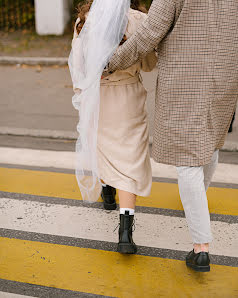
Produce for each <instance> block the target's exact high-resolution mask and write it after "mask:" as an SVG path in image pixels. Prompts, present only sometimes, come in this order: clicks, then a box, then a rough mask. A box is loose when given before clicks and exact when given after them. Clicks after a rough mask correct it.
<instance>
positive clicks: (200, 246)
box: [193, 243, 209, 254]
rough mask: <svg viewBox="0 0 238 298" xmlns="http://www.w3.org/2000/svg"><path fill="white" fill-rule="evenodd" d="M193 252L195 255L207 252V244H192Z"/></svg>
mask: <svg viewBox="0 0 238 298" xmlns="http://www.w3.org/2000/svg"><path fill="white" fill-rule="evenodd" d="M193 249H194V252H195V253H196V254H197V253H199V252H202V251H203V252H209V243H201V244H198V243H194V244H193Z"/></svg>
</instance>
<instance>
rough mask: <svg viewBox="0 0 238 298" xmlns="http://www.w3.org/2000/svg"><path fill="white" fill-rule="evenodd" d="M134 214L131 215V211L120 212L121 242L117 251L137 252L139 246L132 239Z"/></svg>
mask: <svg viewBox="0 0 238 298" xmlns="http://www.w3.org/2000/svg"><path fill="white" fill-rule="evenodd" d="M133 222H134V215H129V211H126V212H125V214H120V228H119V243H118V247H117V251H118V252H120V253H122V254H135V253H136V252H137V247H136V245H135V243H134V242H133V239H132V226H133Z"/></svg>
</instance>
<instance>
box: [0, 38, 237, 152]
mask: <svg viewBox="0 0 238 298" xmlns="http://www.w3.org/2000/svg"><path fill="white" fill-rule="evenodd" d="M0 36H1V44H0V48H1V54H0V90H1V102H0V112H1V117H0V134H10V135H25V136H36V137H51V138H64V139H75V138H76V137H77V133H76V125H77V122H78V114H77V111H75V110H74V108H73V106H72V95H73V91H72V83H71V78H70V74H69V70H68V67H67V57H68V55H69V52H70V41H71V33H67V34H65V35H64V36H62V37H51V36H50V37H39V36H37V35H35V34H33V33H31V34H30V33H27V34H25V35H22V37H21V36H19V33H12V34H10V35H6V36H5V37H4V38H3V36H4V35H3V33H0ZM24 41H25V43H24ZM24 45H25V46H24ZM10 64H11V65H10ZM29 64H30V65H29ZM45 65H48V66H45ZM156 74H157V71H156V69H155V70H154V71H153V72H151V73H145V74H142V76H143V80H144V84H145V87H146V89H147V90H148V100H147V107H148V112H149V123H150V136H152V134H153V117H154V113H153V112H154V94H155V82H156ZM233 127H234V130H233V132H232V133H231V134H229V135H228V136H227V141H226V144H225V146H224V150H229V151H238V116H236V119H235V123H234V125H233Z"/></svg>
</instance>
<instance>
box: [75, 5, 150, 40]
mask: <svg viewBox="0 0 238 298" xmlns="http://www.w3.org/2000/svg"><path fill="white" fill-rule="evenodd" d="M140 1H141V0H131V8H132V9H136V10H140V11H142V12H145V13H147V9H146V8H145V6H144V5H141V3H140ZM92 3H93V0H84V1H81V2H80V3H79V4H78V7H77V11H78V18H80V22H79V23H78V25H77V27H76V30H77V33H78V34H79V33H80V31H81V30H82V28H83V25H84V23H85V21H86V14H87V13H88V12H89V10H90V7H91V5H92ZM125 40H126V39H125V36H124V38H123V40H122V42H124V41H125Z"/></svg>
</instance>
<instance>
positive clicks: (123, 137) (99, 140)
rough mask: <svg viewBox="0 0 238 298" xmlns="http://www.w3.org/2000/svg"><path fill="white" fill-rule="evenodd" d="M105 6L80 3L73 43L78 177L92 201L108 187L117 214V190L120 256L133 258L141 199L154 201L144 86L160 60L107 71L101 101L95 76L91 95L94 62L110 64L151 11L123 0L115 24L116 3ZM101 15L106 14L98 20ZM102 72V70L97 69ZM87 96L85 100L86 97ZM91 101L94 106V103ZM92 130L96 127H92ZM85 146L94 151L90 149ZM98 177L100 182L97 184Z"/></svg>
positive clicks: (135, 0) (106, 200) (107, 199)
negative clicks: (144, 75)
mask: <svg viewBox="0 0 238 298" xmlns="http://www.w3.org/2000/svg"><path fill="white" fill-rule="evenodd" d="M109 1H111V0H109ZM99 2H101V3H102V1H100V0H95V1H94V2H93V1H91V0H86V1H83V2H80V4H79V6H78V19H77V20H76V23H75V30H74V38H73V41H72V53H71V56H70V59H69V65H70V70H71V75H72V79H73V83H74V91H75V96H74V98H73V104H74V106H75V107H76V108H77V109H78V110H79V116H80V122H79V126H78V130H79V133H80V138H79V140H78V143H77V147H76V150H77V152H78V160H77V165H76V167H77V170H76V175H77V178H78V182H79V187H80V190H81V193H82V196H83V197H84V199H86V200H90V201H95V200H97V198H98V192H99V191H101V185H102V192H101V196H102V198H103V204H104V208H105V209H107V210H113V209H116V201H115V194H116V189H117V191H118V196H119V204H120V228H119V243H118V252H120V253H127V254H132V253H136V251H137V248H136V245H135V243H134V241H133V237H132V226H133V221H134V212H135V205H136V197H137V196H148V195H149V194H150V191H151V184H152V173H151V165H150V153H149V132H148V120H147V110H146V97H147V92H146V90H145V88H144V86H143V82H142V79H141V75H140V71H141V70H143V71H151V70H152V69H153V68H154V67H155V64H156V61H157V58H156V55H155V52H152V53H150V54H148V55H147V57H145V58H144V59H143V60H142V61H140V62H138V63H136V64H135V65H133V66H131V67H130V68H128V69H126V70H122V71H116V72H114V73H107V71H106V70H105V69H104V72H103V74H102V69H101V74H102V76H101V74H100V78H99V80H100V82H99V83H100V86H96V87H98V88H100V93H98V98H99V99H98V98H97V89H96V87H95V82H94V81H93V80H95V76H94V77H93V75H92V77H93V80H92V86H93V87H91V88H92V93H89V91H88V86H89V84H88V85H87V84H86V85H85V86H84V85H83V84H82V81H83V80H85V79H84V78H83V76H82V72H83V71H84V73H87V72H90V71H91V69H93V67H94V66H95V68H96V67H97V66H96V65H94V64H93V63H98V62H104V64H103V67H105V65H106V63H105V62H108V59H109V57H110V56H111V55H112V54H113V52H114V51H115V50H116V48H117V46H118V45H119V43H120V44H122V43H123V42H124V41H125V40H127V39H128V38H130V36H131V35H132V34H133V33H134V32H135V31H136V29H137V27H138V26H139V25H140V24H141V23H142V22H143V21H144V20H145V19H146V17H147V15H146V13H144V12H142V11H145V8H144V7H143V6H142V5H141V4H140V1H139V0H132V1H131V8H129V5H128V1H125V0H122V1H121V6H120V7H118V9H117V11H115V10H114V11H113V9H112V11H111V16H113V18H111V19H110V22H109V18H108V19H107V18H104V14H105V13H106V12H105V10H107V8H108V7H107V3H108V4H109V6H110V5H111V4H110V3H109V2H107V1H105V0H103V10H102V9H101V7H102V6H101V7H100V6H99V5H98V6H97V4H99ZM112 2H114V1H111V3H112ZM118 2H120V1H117V2H116V3H117V4H118ZM112 5H113V6H115V5H116V4H112ZM114 8H115V7H114ZM99 11H100V13H101V15H98V13H99ZM119 11H120V12H119ZM118 12H119V13H118ZM108 13H109V11H108V12H107V14H108ZM113 14H114V15H113ZM114 20H118V24H115V23H112V21H113V22H114ZM125 20H126V21H125ZM93 22H95V26H97V34H98V37H96V36H95V38H96V39H94V48H93V49H92V48H87V50H89V49H90V50H92V54H91V55H90V53H88V52H86V51H84V52H83V54H82V48H83V47H85V43H88V46H92V44H90V34H91V33H92V31H91V30H94V29H95V28H94V27H93V25H92V23H93ZM106 22H109V23H106ZM114 25H115V27H114V29H113V28H112V27H113V26H114ZM90 26H91V28H90ZM99 28H100V29H99ZM109 28H110V30H114V31H115V32H114V33H115V35H116V36H118V39H117V41H115V40H114V41H112V40H109V38H108V36H106V34H108V32H109V31H110V30H109ZM118 28H122V30H121V32H118V30H119V29H118ZM111 33H112V32H111ZM101 36H103V37H104V45H102V51H104V53H105V52H108V59H107V61H106V60H104V61H97V60H96V59H101V57H99V54H98V51H100V50H101V49H100V46H101V45H100V38H101ZM80 40H81V43H80V42H79V41H80ZM113 42H114V46H113V45H111V47H110V50H111V51H109V50H108V48H109V45H108V44H109V43H113ZM105 44H106V46H105ZM103 47H104V48H103ZM109 52H110V53H109ZM104 53H103V54H104ZM85 55H86V56H87V55H88V57H89V58H90V59H91V60H88V63H86V62H84V63H82V58H83V59H85ZM103 56H104V55H102V57H103ZM89 58H88V59H89ZM103 58H104V57H103ZM101 60H102V59H101ZM99 64H100V63H99ZM96 71H97V69H95V72H96ZM85 81H87V80H85ZM83 83H84V82H83ZM87 83H88V81H87ZM84 90H85V91H84ZM83 92H84V93H85V96H82V93H83ZM92 95H93V96H92ZM80 96H81V98H80ZM95 98H96V99H95ZM91 99H92V101H93V103H89V102H88V101H89V100H91ZM96 100H98V106H97V105H95V101H96ZM86 105H88V106H86ZM97 108H98V114H97ZM89 111H91V113H94V119H93V120H94V121H93V123H95V122H96V125H95V126H93V125H92V121H91V119H89V120H88V119H86V120H85V114H87V113H89ZM95 115H96V116H95ZM84 121H85V122H86V121H88V123H89V125H88V126H89V127H88V126H87V127H86V128H85V127H84ZM90 125H92V126H91V127H90ZM92 135H93V136H92ZM95 140H96V143H95ZM85 144H88V146H86V147H84V146H85ZM93 146H95V152H93V151H90V150H91V149H92V148H93ZM90 152H91V155H90ZM94 153H95V154H94ZM94 156H96V159H95V161H93V158H94ZM95 164H96V166H95ZM79 168H80V169H79ZM85 169H90V170H91V172H92V175H90V176H88V175H87V173H86V172H85ZM94 178H95V180H93V179H94ZM97 178H98V179H97ZM88 179H90V182H88ZM86 181H87V182H86Z"/></svg>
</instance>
